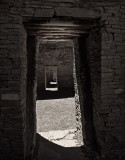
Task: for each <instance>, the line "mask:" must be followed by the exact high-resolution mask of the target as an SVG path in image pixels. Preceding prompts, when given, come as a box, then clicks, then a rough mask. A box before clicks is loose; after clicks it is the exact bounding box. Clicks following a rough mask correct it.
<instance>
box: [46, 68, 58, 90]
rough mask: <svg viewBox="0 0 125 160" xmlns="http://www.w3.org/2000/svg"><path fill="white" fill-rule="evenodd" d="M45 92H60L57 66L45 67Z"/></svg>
mask: <svg viewBox="0 0 125 160" xmlns="http://www.w3.org/2000/svg"><path fill="white" fill-rule="evenodd" d="M45 90H46V91H58V82H57V66H45Z"/></svg>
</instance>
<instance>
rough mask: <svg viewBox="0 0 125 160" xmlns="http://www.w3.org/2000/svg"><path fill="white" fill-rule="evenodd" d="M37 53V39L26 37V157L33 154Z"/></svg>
mask: <svg viewBox="0 0 125 160" xmlns="http://www.w3.org/2000/svg"><path fill="white" fill-rule="evenodd" d="M37 53H38V40H37V38H36V37H34V36H28V38H27V106H26V115H27V116H26V123H27V125H26V126H27V127H26V132H27V147H26V148H27V149H26V150H27V157H31V156H32V154H33V150H34V146H35V139H36V88H37V87H36V85H37V75H36V60H37Z"/></svg>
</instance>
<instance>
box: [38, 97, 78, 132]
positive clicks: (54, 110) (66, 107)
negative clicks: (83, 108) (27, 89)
mask: <svg viewBox="0 0 125 160" xmlns="http://www.w3.org/2000/svg"><path fill="white" fill-rule="evenodd" d="M36 114H37V132H47V131H53V130H67V129H76V119H75V99H74V97H73V98H63V99H51V100H38V101H37V102H36Z"/></svg>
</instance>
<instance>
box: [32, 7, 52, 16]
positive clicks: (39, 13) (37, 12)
mask: <svg viewBox="0 0 125 160" xmlns="http://www.w3.org/2000/svg"><path fill="white" fill-rule="evenodd" d="M53 16H54V9H36V10H35V11H34V17H53Z"/></svg>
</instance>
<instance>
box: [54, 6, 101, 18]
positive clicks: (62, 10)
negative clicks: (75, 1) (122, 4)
mask: <svg viewBox="0 0 125 160" xmlns="http://www.w3.org/2000/svg"><path fill="white" fill-rule="evenodd" d="M55 14H56V16H66V17H75V18H99V17H101V15H100V12H99V11H95V10H88V9H84V8H66V7H57V8H55Z"/></svg>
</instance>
